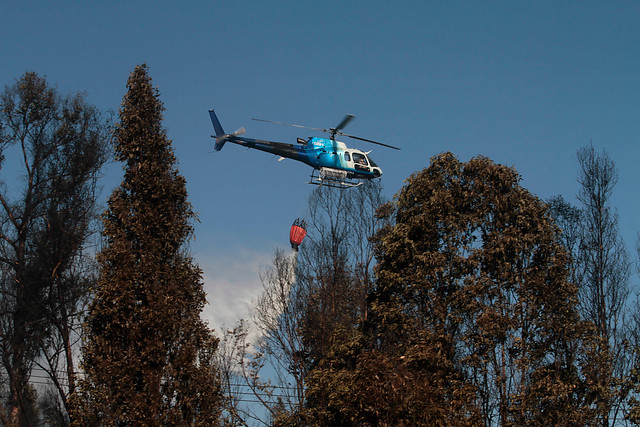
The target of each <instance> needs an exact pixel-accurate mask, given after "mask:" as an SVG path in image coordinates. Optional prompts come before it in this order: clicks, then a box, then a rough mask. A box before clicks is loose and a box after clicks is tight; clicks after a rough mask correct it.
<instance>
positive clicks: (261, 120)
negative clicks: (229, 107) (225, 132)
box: [251, 119, 327, 132]
mask: <svg viewBox="0 0 640 427" xmlns="http://www.w3.org/2000/svg"><path fill="white" fill-rule="evenodd" d="M251 120H255V121H257V122H267V123H275V124H278V125H285V126H294V127H297V128H303V129H313V130H319V131H321V132H327V129H320V128H312V127H309V126H302V125H294V124H293V123H284V122H275V121H273V120H264V119H251Z"/></svg>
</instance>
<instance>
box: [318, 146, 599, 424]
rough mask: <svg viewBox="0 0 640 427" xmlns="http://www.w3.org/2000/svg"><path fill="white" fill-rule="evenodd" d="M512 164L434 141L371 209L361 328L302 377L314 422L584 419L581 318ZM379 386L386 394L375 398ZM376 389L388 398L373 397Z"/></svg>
mask: <svg viewBox="0 0 640 427" xmlns="http://www.w3.org/2000/svg"><path fill="white" fill-rule="evenodd" d="M518 182H519V176H518V174H517V173H516V172H515V171H514V170H513V169H511V168H508V167H504V166H500V165H496V164H494V163H493V162H491V161H490V160H488V159H486V158H482V157H480V158H475V159H472V160H471V161H469V162H467V163H461V162H459V161H458V160H457V159H456V158H455V157H454V156H453V155H452V154H450V153H445V154H442V155H440V156H436V157H434V158H433V159H432V162H431V165H430V166H429V167H428V168H426V169H425V170H423V171H421V172H419V173H416V174H414V175H412V176H411V177H410V178H409V179H408V180H407V184H406V185H405V187H404V188H403V189H402V190H401V191H400V193H398V194H397V195H396V198H395V201H394V202H393V203H392V204H389V205H386V206H385V207H383V208H382V209H381V210H380V211H379V213H380V215H381V216H385V217H390V218H392V219H393V221H394V223H393V225H390V226H388V227H387V228H385V229H383V230H382V231H381V232H380V233H379V234H378V237H377V244H376V248H377V255H376V257H377V259H378V265H377V266H376V268H375V271H376V273H377V283H376V287H375V289H374V291H373V293H372V295H371V297H370V307H369V314H370V317H369V320H368V322H366V323H365V325H364V327H363V328H361V329H360V331H358V332H356V333H351V334H345V336H344V337H339V336H337V337H335V339H334V345H333V346H332V352H331V353H330V354H329V357H327V358H325V359H324V360H322V361H321V362H320V366H319V368H318V369H317V370H315V371H314V372H312V373H311V376H310V379H309V384H310V386H309V389H310V390H309V402H310V408H311V411H312V414H313V416H314V417H315V420H316V421H318V422H319V423H321V424H326V423H327V422H331V423H336V424H343V425H344V424H364V425H378V424H379V425H399V424H404V425H451V424H457V425H464V424H473V425H475V424H479V423H484V424H493V423H499V424H501V425H522V424H527V423H532V422H533V423H541V424H548V425H563V424H584V423H587V422H588V421H589V420H590V417H591V416H592V413H591V412H590V411H589V409H588V404H589V403H590V400H589V399H590V397H589V392H590V391H591V390H589V388H588V386H587V385H588V381H589V380H590V378H587V377H586V375H588V374H589V373H590V371H589V370H588V369H587V368H588V365H587V364H586V363H585V364H583V361H581V360H578V359H577V356H578V354H580V353H578V352H577V351H576V348H578V347H579V346H583V345H586V344H585V343H587V342H588V340H587V339H588V338H589V329H588V327H587V326H588V325H587V324H584V323H582V322H581V321H580V319H579V316H578V312H577V306H576V304H577V298H576V294H577V289H576V287H575V286H574V285H572V284H571V283H570V282H569V281H568V280H567V275H568V273H569V269H568V257H567V254H566V252H565V250H564V248H563V246H562V245H561V244H560V241H559V233H558V229H557V227H556V226H555V225H554V224H553V222H552V221H551V219H550V217H549V214H548V212H547V210H546V205H544V204H543V203H541V202H540V201H539V200H538V199H537V198H536V197H534V196H532V195H531V194H530V193H528V192H527V191H526V190H525V189H524V188H522V187H521V186H520V185H519V183H518ZM385 399H387V400H385ZM381 402H389V404H388V405H387V404H381Z"/></svg>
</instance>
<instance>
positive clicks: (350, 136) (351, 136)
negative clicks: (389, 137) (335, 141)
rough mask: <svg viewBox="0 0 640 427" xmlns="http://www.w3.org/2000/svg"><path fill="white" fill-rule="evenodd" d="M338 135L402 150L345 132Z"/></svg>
mask: <svg viewBox="0 0 640 427" xmlns="http://www.w3.org/2000/svg"><path fill="white" fill-rule="evenodd" d="M337 133H338V134H339V135H344V136H348V137H349V138H353V139H359V140H360V141H366V142H370V143H372V144H378V145H382V146H383V147H387V148H393V149H394V150H400V148H398V147H394V146H393V145H388V144H383V143H382V142H378V141H374V140H372V139H366V138H360V137H359V136H354V135H349V134H348V133H344V132H337Z"/></svg>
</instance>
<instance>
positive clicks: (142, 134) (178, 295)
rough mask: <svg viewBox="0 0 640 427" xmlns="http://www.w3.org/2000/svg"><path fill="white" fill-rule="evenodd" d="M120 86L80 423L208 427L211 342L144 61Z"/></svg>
mask: <svg viewBox="0 0 640 427" xmlns="http://www.w3.org/2000/svg"><path fill="white" fill-rule="evenodd" d="M127 88H128V92H127V94H126V95H125V97H124V99H123V102H122V108H121V111H120V117H119V123H118V125H117V127H116V131H115V151H116V158H117V159H118V160H119V161H122V162H125V163H126V166H125V176H124V180H123V182H122V183H121V185H120V186H119V187H118V188H117V189H116V190H115V191H114V192H113V194H112V195H111V198H110V199H109V202H108V209H107V211H106V213H105V214H104V219H103V221H104V231H103V234H104V237H105V239H106V242H105V246H104V249H103V250H102V251H101V253H100V254H99V255H98V262H99V264H100V278H99V283H98V289H97V293H96V296H95V299H94V301H93V302H92V304H91V306H90V311H89V316H88V320H87V323H86V338H85V345H84V348H83V356H84V368H85V372H86V380H85V382H84V389H83V394H82V396H81V397H82V398H81V399H79V400H80V402H79V405H78V410H79V411H80V412H82V416H81V417H80V418H82V419H83V420H84V421H83V423H86V424H89V425H212V424H214V423H216V422H217V420H218V418H219V415H220V405H221V398H220V381H219V375H218V371H217V369H216V367H215V365H214V362H213V355H214V353H215V351H216V348H217V344H218V341H217V339H216V338H215V337H214V335H213V334H212V332H211V331H210V330H209V329H208V327H207V325H206V324H205V323H204V322H203V321H202V320H201V318H200V312H201V311H202V308H203V306H204V304H205V302H206V300H205V293H204V290H203V288H202V282H201V271H200V270H199V268H198V267H197V266H196V265H194V263H193V261H192V259H191V258H190V257H189V256H188V255H187V253H186V248H185V242H186V241H187V239H188V238H189V237H190V236H191V235H192V232H193V230H192V226H191V220H193V219H194V216H195V214H194V212H193V211H192V209H191V205H190V204H189V202H188V201H187V191H186V185H185V179H184V178H183V177H182V176H180V175H179V174H178V171H177V168H176V159H175V156H174V153H173V150H172V148H171V141H170V140H169V139H167V135H166V132H165V130H164V128H163V127H162V112H163V110H164V107H163V105H162V102H161V101H160V99H159V95H158V91H157V89H155V88H154V87H153V86H152V82H151V78H150V77H149V75H148V73H147V66H146V65H142V66H138V67H136V68H135V70H134V71H133V73H131V75H130V77H129V80H128V82H127Z"/></svg>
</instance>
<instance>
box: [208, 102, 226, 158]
mask: <svg viewBox="0 0 640 427" xmlns="http://www.w3.org/2000/svg"><path fill="white" fill-rule="evenodd" d="M209 116H211V123H213V129H214V130H215V131H216V145H214V146H213V149H214V150H216V151H220V150H222V147H223V146H224V143H225V142H227V138H226V134H225V133H224V130H223V129H222V125H221V124H220V121H219V120H218V116H216V112H215V111H213V110H209Z"/></svg>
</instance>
